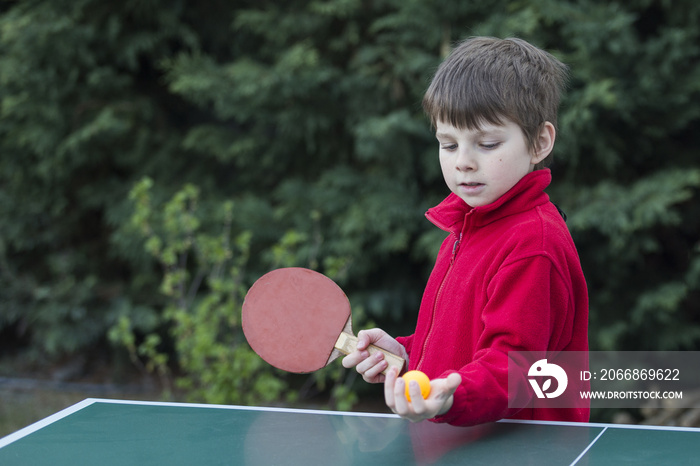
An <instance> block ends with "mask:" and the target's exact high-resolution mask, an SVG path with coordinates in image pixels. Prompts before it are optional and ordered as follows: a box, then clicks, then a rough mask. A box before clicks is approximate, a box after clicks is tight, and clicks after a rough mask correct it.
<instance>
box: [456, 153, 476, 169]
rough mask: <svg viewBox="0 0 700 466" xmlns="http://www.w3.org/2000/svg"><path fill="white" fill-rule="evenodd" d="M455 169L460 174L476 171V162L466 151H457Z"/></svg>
mask: <svg viewBox="0 0 700 466" xmlns="http://www.w3.org/2000/svg"><path fill="white" fill-rule="evenodd" d="M455 168H456V169H457V170H458V171H461V172H466V171H473V170H476V160H475V159H474V157H473V156H472V154H471V153H470V151H468V150H466V149H464V150H460V151H459V153H458V154H457V158H456V159H455Z"/></svg>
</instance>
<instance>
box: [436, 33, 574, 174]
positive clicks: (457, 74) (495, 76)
mask: <svg viewBox="0 0 700 466" xmlns="http://www.w3.org/2000/svg"><path fill="white" fill-rule="evenodd" d="M567 76H568V69H567V67H566V65H564V64H563V63H562V62H560V61H559V60H557V59H556V58H555V57H554V56H552V55H551V54H549V53H547V52H545V51H543V50H541V49H539V48H537V47H535V46H534V45H531V44H529V43H528V42H526V41H524V40H522V39H514V38H509V39H496V38H492V37H473V38H470V39H467V40H465V41H463V42H461V43H459V44H458V45H457V47H455V49H454V50H453V51H452V53H450V55H449V56H448V57H447V58H446V59H445V61H443V62H442V64H441V65H440V67H439V68H438V70H437V72H436V73H435V76H434V77H433V80H432V82H431V83H430V86H429V87H428V90H427V91H426V93H425V96H424V97H423V109H424V110H425V112H426V113H427V114H428V116H429V117H430V121H431V123H432V124H433V127H435V126H436V125H437V122H438V121H442V122H444V123H449V124H450V125H452V126H454V127H456V128H466V129H470V130H471V129H479V128H480V127H481V125H482V124H483V123H484V122H488V123H491V124H497V125H500V124H503V123H504V119H508V120H511V121H513V122H514V123H516V124H517V125H518V126H520V128H521V129H522V131H523V134H524V135H525V139H526V141H527V145H528V148H529V149H530V150H531V151H534V150H535V149H536V144H537V136H538V135H539V133H540V130H541V129H542V127H543V125H544V123H545V122H547V121H549V122H550V123H552V124H553V125H554V127H555V128H556V126H557V110H558V107H559V100H560V96H561V93H562V92H563V90H564V87H565V84H566V80H567ZM549 158H550V157H547V158H546V159H545V160H544V161H542V162H540V163H539V164H538V166H537V167H535V168H542V167H544V166H546V165H547V164H548V163H547V162H548V159H549Z"/></svg>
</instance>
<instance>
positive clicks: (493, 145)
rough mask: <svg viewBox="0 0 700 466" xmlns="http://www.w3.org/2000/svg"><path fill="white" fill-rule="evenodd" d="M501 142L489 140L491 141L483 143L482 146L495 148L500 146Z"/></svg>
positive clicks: (489, 148) (488, 148)
mask: <svg viewBox="0 0 700 466" xmlns="http://www.w3.org/2000/svg"><path fill="white" fill-rule="evenodd" d="M500 145H501V143H500V142H489V143H481V147H482V148H484V149H487V150H491V149H495V148H497V147H498V146H500Z"/></svg>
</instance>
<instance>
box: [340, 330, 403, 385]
mask: <svg viewBox="0 0 700 466" xmlns="http://www.w3.org/2000/svg"><path fill="white" fill-rule="evenodd" d="M369 345H374V346H378V347H379V348H382V349H385V350H387V351H388V352H390V353H393V354H396V355H398V356H401V357H402V358H404V360H406V364H408V354H407V353H406V348H404V347H403V345H401V344H400V343H399V342H398V341H396V340H395V339H393V338H392V337H391V336H389V334H388V333H386V332H385V331H384V330H382V329H379V328H373V329H369V330H360V332H359V333H358V334H357V351H354V352H352V353H350V354H348V355H347V356H345V357H344V358H343V361H342V362H343V367H345V368H346V369H350V368H351V367H354V368H355V370H357V372H359V373H360V374H361V375H362V378H363V379H365V381H366V382H369V383H381V382H384V380H385V379H386V377H385V376H384V374H382V371H385V370H386V369H387V367H389V364H388V363H387V362H386V360H385V359H384V354H382V353H381V352H376V353H375V354H374V355H373V356H371V357H370V354H369V351H367V348H368V347H369Z"/></svg>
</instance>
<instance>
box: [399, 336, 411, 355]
mask: <svg viewBox="0 0 700 466" xmlns="http://www.w3.org/2000/svg"><path fill="white" fill-rule="evenodd" d="M396 341H398V342H399V343H400V344H402V345H403V347H404V348H406V352H407V353H408V356H409V357H410V356H411V347H412V346H413V335H409V336H407V337H396Z"/></svg>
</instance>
